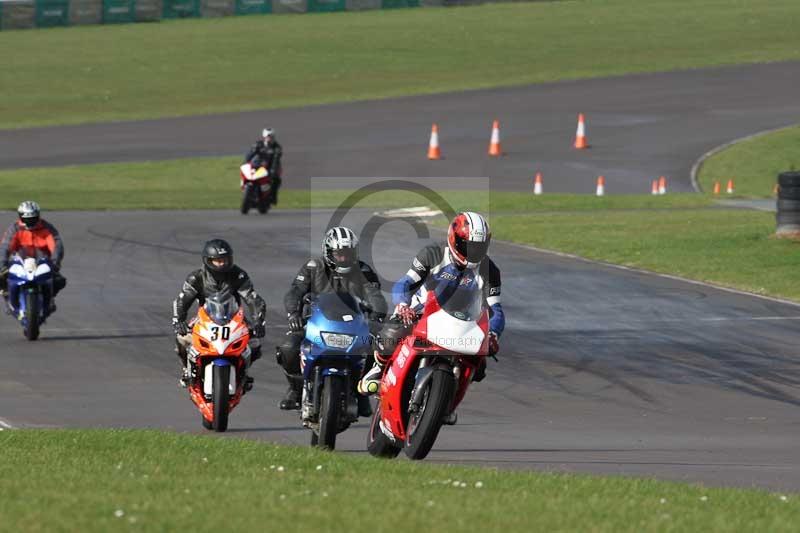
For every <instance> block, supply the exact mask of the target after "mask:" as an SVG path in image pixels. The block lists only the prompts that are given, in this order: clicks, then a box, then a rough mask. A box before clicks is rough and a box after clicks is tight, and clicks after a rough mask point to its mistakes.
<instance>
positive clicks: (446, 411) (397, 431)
mask: <svg viewBox="0 0 800 533" xmlns="http://www.w3.org/2000/svg"><path fill="white" fill-rule="evenodd" d="M440 274H441V277H440V276H439V275H432V276H431V278H438V279H431V282H432V283H428V282H426V284H425V287H424V289H422V290H421V293H418V296H417V297H415V298H418V301H419V302H424V308H423V311H422V314H421V316H420V318H419V320H418V321H417V323H416V324H415V326H414V328H413V329H412V331H411V333H410V334H409V335H408V336H407V337H406V338H405V339H403V341H402V342H400V343H399V344H398V346H397V348H396V349H395V351H394V354H393V355H392V357H391V359H390V360H389V361H388V362H387V363H386V371H385V372H384V374H383V378H382V380H381V384H380V388H379V390H378V394H379V401H378V407H377V409H376V410H375V413H374V415H373V417H372V423H371V424H370V430H369V434H368V437H367V450H368V451H369V453H370V454H371V455H373V456H376V457H396V456H397V454H398V453H400V450H401V449H404V450H405V453H406V455H407V456H408V457H409V458H411V459H424V458H425V456H427V455H428V452H430V450H431V448H432V447H433V444H434V442H436V437H437V436H438V435H439V430H440V429H441V427H442V424H445V423H449V424H453V423H455V410H456V408H457V407H458V405H459V404H460V403H461V400H462V399H463V398H464V395H465V394H466V392H467V388H468V387H469V384H470V382H471V381H472V377H473V376H474V375H475V371H476V370H477V369H478V368H479V366H480V365H481V364H483V363H484V361H483V358H484V357H486V355H487V354H488V350H489V338H488V331H489V311H488V308H487V307H486V305H484V298H483V293H482V290H481V288H480V287H478V286H477V285H478V284H477V282H476V281H475V280H474V279H468V278H464V277H460V276H466V275H467V274H457V273H456V274H453V273H449V272H441V273H440ZM443 281H444V283H443Z"/></svg>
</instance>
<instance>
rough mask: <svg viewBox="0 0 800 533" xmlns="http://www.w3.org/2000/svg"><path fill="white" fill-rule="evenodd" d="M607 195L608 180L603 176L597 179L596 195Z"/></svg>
mask: <svg viewBox="0 0 800 533" xmlns="http://www.w3.org/2000/svg"><path fill="white" fill-rule="evenodd" d="M605 193H606V178H604V177H603V176H598V177H597V190H596V192H595V194H597V196H603V195H605Z"/></svg>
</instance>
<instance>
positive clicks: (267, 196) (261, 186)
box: [239, 163, 272, 215]
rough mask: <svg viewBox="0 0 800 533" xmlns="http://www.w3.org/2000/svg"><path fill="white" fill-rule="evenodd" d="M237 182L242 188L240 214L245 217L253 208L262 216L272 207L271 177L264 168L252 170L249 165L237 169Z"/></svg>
mask: <svg viewBox="0 0 800 533" xmlns="http://www.w3.org/2000/svg"><path fill="white" fill-rule="evenodd" d="M239 181H240V185H241V188H242V209H241V211H242V214H243V215H246V214H247V212H248V211H249V210H250V208H252V207H255V208H256V209H258V212H259V213H261V214H262V215H263V214H265V213H266V212H267V211H269V208H270V206H271V205H272V177H271V176H270V175H269V172H268V171H267V169H266V168H264V167H263V166H262V167H258V168H254V167H253V166H252V165H251V164H250V163H245V164H244V165H242V166H240V167H239Z"/></svg>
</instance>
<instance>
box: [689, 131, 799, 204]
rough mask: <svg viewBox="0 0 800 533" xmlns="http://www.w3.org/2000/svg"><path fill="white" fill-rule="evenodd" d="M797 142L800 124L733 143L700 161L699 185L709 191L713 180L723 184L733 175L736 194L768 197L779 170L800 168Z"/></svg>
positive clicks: (723, 185) (770, 195) (712, 187)
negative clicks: (701, 163)
mask: <svg viewBox="0 0 800 533" xmlns="http://www.w3.org/2000/svg"><path fill="white" fill-rule="evenodd" d="M798 146H800V126H795V127H792V128H787V129H783V130H780V131H776V132H773V133H768V134H766V135H761V136H758V137H756V138H754V139H750V140H747V141H743V142H740V143H736V144H734V145H733V146H731V147H730V148H727V149H725V150H723V151H721V152H719V153H717V154H715V155H713V156H711V157H710V158H708V159H707V160H706V161H705V162H704V163H703V166H702V168H701V169H700V175H699V176H698V180H699V182H700V186H701V187H702V188H703V191H704V192H706V193H707V194H709V193H711V192H712V191H713V190H714V182H715V181H719V182H720V183H721V184H722V187H723V188H724V187H725V185H726V184H727V182H728V180H729V179H733V180H734V184H735V186H736V195H737V196H744V197H748V198H771V197H773V193H772V191H773V188H774V187H775V184H776V183H777V180H778V173H780V172H782V171H785V170H799V169H800V150H798Z"/></svg>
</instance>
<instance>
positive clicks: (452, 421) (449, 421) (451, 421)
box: [442, 411, 458, 426]
mask: <svg viewBox="0 0 800 533" xmlns="http://www.w3.org/2000/svg"><path fill="white" fill-rule="evenodd" d="M456 422H458V414H457V413H456V412H455V411H453V412H452V413H450V414H449V415H445V417H444V418H443V419H442V424H444V425H445V426H455V425H456Z"/></svg>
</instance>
